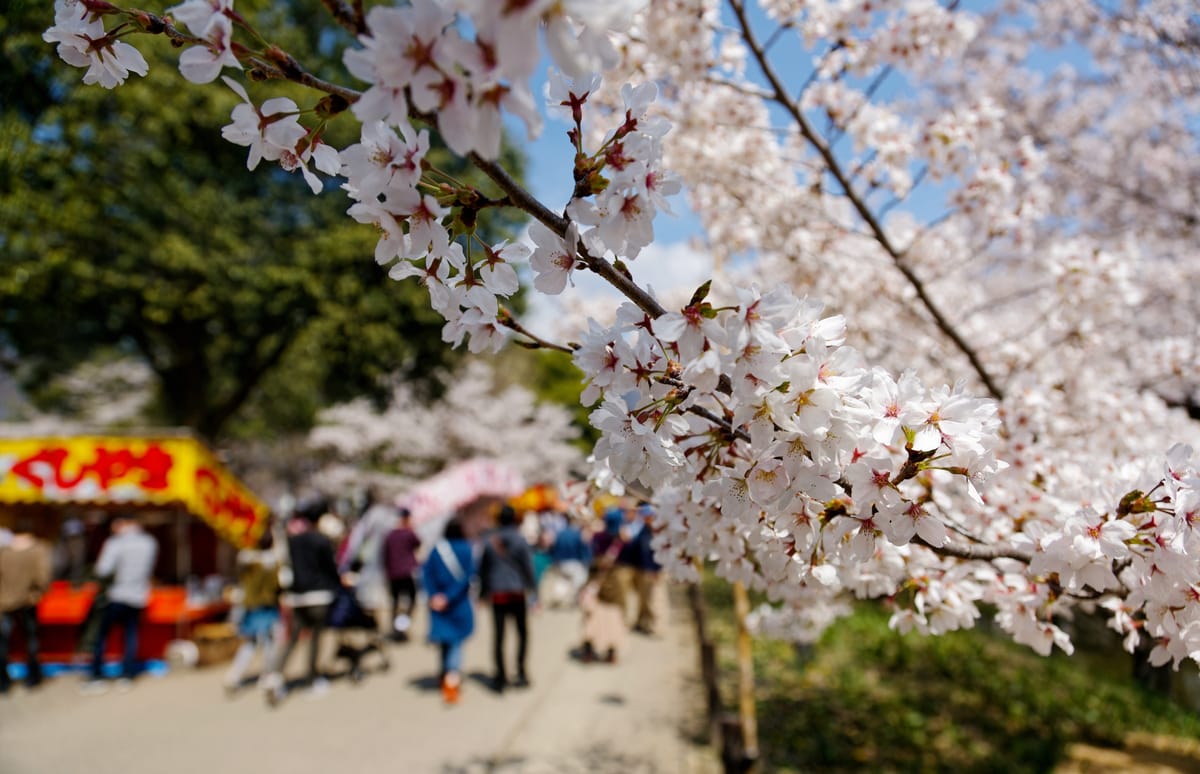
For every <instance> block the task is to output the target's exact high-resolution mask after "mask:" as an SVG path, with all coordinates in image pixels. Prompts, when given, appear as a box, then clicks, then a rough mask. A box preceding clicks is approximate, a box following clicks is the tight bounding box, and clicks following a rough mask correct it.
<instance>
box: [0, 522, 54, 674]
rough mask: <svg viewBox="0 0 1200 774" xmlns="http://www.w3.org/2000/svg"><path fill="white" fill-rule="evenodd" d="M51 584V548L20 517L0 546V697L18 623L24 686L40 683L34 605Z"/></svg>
mask: <svg viewBox="0 0 1200 774" xmlns="http://www.w3.org/2000/svg"><path fill="white" fill-rule="evenodd" d="M49 585H50V548H49V546H47V545H46V544H45V543H43V542H42V541H40V540H38V539H37V538H36V537H34V535H33V524H32V522H31V521H30V520H29V519H28V518H27V517H25V518H22V519H21V520H20V521H18V522H17V524H16V530H15V531H14V532H13V535H12V537H11V538H10V539H9V541H8V543H7V544H6V545H5V546H3V547H0V694H5V693H8V691H9V689H10V687H11V681H10V679H9V676H8V648H9V644H10V642H11V640H12V633H13V630H14V629H15V628H16V626H17V624H20V625H21V629H22V630H23V631H24V632H25V667H26V669H25V684H26V685H27V686H28V687H30V688H35V687H37V686H38V684H40V683H41V682H42V665H41V662H40V661H39V660H38V622H37V604H38V601H39V600H41V598H42V595H43V594H45V593H46V589H47V587H49Z"/></svg>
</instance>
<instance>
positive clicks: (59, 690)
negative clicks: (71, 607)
mask: <svg viewBox="0 0 1200 774" xmlns="http://www.w3.org/2000/svg"><path fill="white" fill-rule="evenodd" d="M477 612H478V611H477ZM484 612H486V611H484ZM479 618H480V619H481V620H480V621H479V623H480V624H481V625H480V626H479V627H478V628H477V632H476V635H475V637H474V638H473V639H472V640H471V642H470V643H469V645H468V648H467V652H466V663H465V668H466V671H467V673H468V675H469V678H468V680H467V682H466V685H465V688H464V692H463V697H462V701H461V703H460V704H459V705H457V706H454V707H446V706H444V705H443V704H442V702H441V697H440V694H439V692H438V690H437V685H436V664H437V654H436V651H435V650H434V649H433V648H432V647H430V646H427V645H425V644H424V643H414V644H409V645H404V646H395V647H393V648H392V649H391V651H390V654H391V658H392V668H391V670H390V671H389V672H387V673H373V674H371V675H370V676H369V677H368V678H367V680H366V681H365V682H364V683H362V684H360V685H352V684H350V683H349V682H348V681H345V680H335V681H334V682H333V683H332V685H331V689H330V691H329V692H328V693H326V694H325V695H323V696H320V697H317V696H310V695H306V694H305V693H304V692H303V691H299V692H297V693H294V694H292V695H290V696H289V697H288V698H287V700H286V701H285V702H284V703H283V704H282V705H281V706H280V707H278V708H276V709H274V710H271V709H268V708H267V707H266V706H265V704H264V702H263V700H262V697H261V695H260V694H259V693H258V692H257V691H254V690H247V691H245V692H243V693H242V694H240V695H238V696H236V697H234V698H232V699H228V698H226V697H225V696H224V695H223V693H222V691H221V671H220V669H205V670H197V671H190V672H182V671H176V672H174V673H172V674H171V675H169V676H167V677H164V678H144V679H142V680H140V681H138V683H137V684H136V685H135V686H134V687H133V690H132V691H130V692H128V693H125V694H118V693H111V692H110V693H109V694H106V695H104V696H97V697H83V696H80V694H79V690H78V685H79V683H78V681H77V679H76V678H74V677H64V678H59V679H56V680H53V681H51V682H50V683H48V684H47V685H46V686H44V687H43V688H42V689H40V690H38V691H36V692H34V693H26V692H25V691H23V690H21V689H18V690H17V691H16V692H15V695H10V696H9V697H7V698H4V699H0V772H3V774H42V773H43V772H53V774H73V773H74V772H88V773H89V774H105V773H106V772H113V773H114V774H116V773H118V772H119V773H120V774H139V773H142V772H145V773H147V774H159V772H172V774H192V773H193V772H194V773H195V774H240V772H288V774H305V773H306V772H337V773H338V774H343V773H345V774H354V773H355V772H385V771H386V772H392V771H395V772H412V773H413V774H424V773H425V772H428V773H429V774H476V772H500V773H501V774H542V773H545V774H550V773H551V772H554V773H559V772H561V773H563V774H575V773H576V772H578V773H579V774H584V772H587V773H591V772H599V773H600V774H608V773H609V772H611V773H612V774H617V772H621V773H622V774H625V773H628V774H709V772H712V771H714V769H713V767H712V762H711V754H709V753H707V751H705V750H703V749H700V748H696V747H694V746H693V745H691V744H690V743H689V741H688V738H689V736H690V735H691V734H692V732H693V731H694V730H695V728H696V726H697V721H698V718H697V713H698V708H699V706H700V702H699V697H698V691H697V689H696V687H695V680H694V671H695V670H694V667H695V664H696V649H695V644H694V643H693V642H692V637H691V632H692V630H691V628H690V627H689V625H688V621H687V619H686V612H685V611H684V609H683V608H682V606H678V607H675V608H673V609H672V610H671V616H670V619H669V621H668V623H667V625H666V626H665V627H664V629H663V634H662V635H661V636H660V637H659V638H656V639H648V638H645V637H639V636H637V635H633V636H632V638H631V640H630V643H629V647H628V648H627V651H626V654H625V656H624V658H623V659H622V662H621V663H620V664H618V665H616V666H608V665H599V664H595V665H584V664H582V663H580V662H578V661H576V660H574V659H572V658H571V657H570V655H569V654H570V652H571V651H572V649H573V648H574V647H575V646H576V645H577V639H578V626H579V620H578V614H577V613H575V612H573V611H571V612H568V611H543V612H540V613H538V614H537V615H536V616H534V617H533V618H532V619H531V624H530V625H531V659H530V664H531V666H530V669H531V678H532V679H533V687H532V688H530V689H527V690H523V691H514V690H510V691H508V692H506V693H505V694H504V695H503V696H498V695H495V694H493V693H491V692H490V691H489V690H488V689H487V688H486V687H485V683H484V681H485V676H486V675H487V674H488V673H489V672H490V661H489V649H490V630H491V621H490V615H483V616H479ZM418 631H419V632H423V631H424V628H423V623H419V624H418ZM510 643H512V640H511V633H510ZM512 645H515V643H512ZM368 658H369V659H370V658H372V657H368ZM301 660H302V659H301V654H300V653H297V654H296V655H293V658H292V668H293V669H298V668H299V666H300V662H301ZM371 663H372V664H373V663H374V662H371Z"/></svg>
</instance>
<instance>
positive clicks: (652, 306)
mask: <svg viewBox="0 0 1200 774" xmlns="http://www.w3.org/2000/svg"><path fill="white" fill-rule="evenodd" d="M468 158H469V159H470V161H471V163H472V164H474V165H475V166H476V167H478V168H479V170H480V171H482V172H483V173H484V174H485V175H487V176H488V177H489V178H491V180H492V182H494V183H495V184H496V185H498V186H500V189H501V190H503V191H504V192H505V193H506V194H508V197H509V198H510V199H511V200H512V201H513V204H514V205H515V206H516V207H517V208H518V209H521V210H524V211H525V212H527V213H529V214H530V215H532V216H533V217H534V218H536V219H537V220H538V221H539V222H540V223H541V224H542V225H543V226H545V227H546V228H548V229H550V230H551V231H553V232H554V233H555V234H558V235H559V236H560V237H562V238H563V239H566V238H567V226H569V225H570V223H569V221H568V220H567V219H566V218H564V217H563V216H562V215H559V214H557V213H555V212H553V211H552V210H550V209H549V208H548V207H546V205H544V204H542V203H541V202H540V201H538V200H537V198H536V197H535V196H534V195H533V194H531V193H529V191H527V190H525V188H524V187H522V186H521V184H520V183H518V182H517V181H516V180H514V179H513V178H512V176H511V175H509V174H508V171H507V170H505V169H504V167H502V166H500V165H499V164H497V163H496V162H494V161H489V160H488V159H485V158H483V157H482V156H480V155H479V154H478V153H474V152H472V153H471V154H470V155H469V156H468ZM576 248H577V249H578V253H579V259H580V260H581V261H582V262H583V264H584V265H585V266H587V268H588V269H590V270H591V271H593V272H595V273H596V274H598V275H600V276H601V277H602V278H604V280H605V281H607V282H608V284H610V285H612V286H613V287H614V288H616V289H617V290H619V291H620V292H621V294H622V295H624V296H625V297H626V298H628V299H629V300H630V301H632V302H633V303H635V304H637V306H638V308H640V309H641V310H642V311H643V312H645V313H646V314H648V315H650V316H651V317H655V318H657V317H661V316H662V315H664V314H666V311H667V310H666V309H664V308H663V306H662V304H660V303H658V300H657V299H655V298H654V296H652V295H650V294H649V293H647V292H646V291H645V290H643V289H642V288H641V287H640V286H639V285H638V284H637V283H636V282H634V281H633V279H632V278H631V277H629V276H628V275H627V274H624V273H622V272H621V271H620V270H618V269H617V267H616V266H614V265H613V264H612V263H611V262H609V261H608V260H606V259H605V258H603V257H598V256H594V255H591V254H589V253H588V252H587V250H586V249H585V248H584V247H583V246H582V245H577V246H576Z"/></svg>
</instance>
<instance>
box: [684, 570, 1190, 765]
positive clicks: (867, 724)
mask: <svg viewBox="0 0 1200 774" xmlns="http://www.w3.org/2000/svg"><path fill="white" fill-rule="evenodd" d="M727 589H728V587H727V586H726V584H724V583H723V582H721V581H719V580H716V579H715V578H711V577H710V578H709V579H708V580H706V584H705V596H706V599H707V601H708V604H709V606H710V609H711V610H712V611H713V613H714V615H713V616H712V619H713V621H714V631H713V636H714V637H715V638H717V639H718V641H719V642H720V643H721V644H720V646H719V647H720V648H721V649H722V651H723V655H724V656H725V657H726V658H731V657H732V640H733V631H734V630H733V617H732V612H731V610H732V603H731V601H730V598H729V594H728V590H727ZM887 619H888V615H887V613H886V612H885V611H884V610H883V609H882V608H881V607H879V606H877V605H871V604H862V605H860V606H859V607H858V608H857V609H856V611H855V613H854V614H853V615H851V616H850V617H848V618H846V619H843V620H842V621H839V622H838V623H837V624H836V625H835V626H833V627H831V628H830V629H829V631H827V632H826V633H825V636H824V637H823V638H822V639H821V640H820V641H819V642H818V643H817V644H816V645H815V646H813V647H812V648H804V649H800V650H797V648H795V647H793V646H792V645H790V644H788V643H782V642H778V641H770V640H757V641H756V642H755V674H756V677H757V694H758V722H759V734H760V744H761V747H762V752H763V755H764V757H765V760H766V766H765V767H764V769H765V770H766V771H786V772H791V771H920V772H926V771H928V772H936V771H945V772H952V771H954V772H957V771H972V772H1022V771H1028V772H1034V771H1048V770H1050V769H1051V768H1053V766H1054V765H1055V764H1056V763H1058V762H1059V761H1060V760H1061V759H1062V758H1063V756H1064V755H1065V752H1066V747H1067V745H1068V744H1070V743H1073V742H1087V743H1091V744H1096V745H1101V746H1119V745H1120V744H1121V743H1122V741H1123V740H1124V738H1125V737H1126V735H1127V734H1129V733H1131V732H1134V731H1149V732H1154V733H1163V734H1170V735H1174V736H1186V737H1192V738H1200V717H1197V716H1196V715H1194V714H1193V713H1190V712H1188V711H1187V710H1185V709H1182V708H1180V707H1178V706H1176V705H1173V704H1171V703H1170V702H1169V701H1167V700H1166V699H1164V698H1163V697H1161V696H1157V695H1153V694H1149V693H1146V692H1145V691H1143V690H1142V689H1140V688H1138V687H1137V686H1136V685H1134V684H1133V682H1132V681H1131V680H1128V679H1121V678H1119V677H1112V676H1106V675H1100V674H1097V673H1096V672H1095V671H1093V670H1090V669H1089V668H1088V665H1087V663H1086V662H1085V661H1083V660H1080V659H1078V658H1074V657H1068V656H1064V655H1061V654H1057V655H1055V656H1053V657H1050V658H1042V657H1041V656H1038V655H1037V654H1035V653H1033V652H1032V651H1030V650H1028V649H1027V648H1024V647H1022V646H1020V645H1016V644H1015V643H1013V642H1011V641H1009V640H1008V639H1006V638H1005V637H1004V635H1003V634H989V633H987V632H984V631H981V630H972V631H965V632H954V633H951V634H947V635H944V636H941V637H922V636H921V635H919V634H915V633H913V634H908V635H903V636H902V635H898V634H896V633H895V632H893V631H891V630H889V629H888V627H887ZM722 673H723V674H722V678H723V681H724V684H725V685H726V686H730V685H734V684H735V683H734V680H735V679H736V673H735V668H734V665H733V664H732V663H731V662H729V661H726V662H724V663H723V664H722Z"/></svg>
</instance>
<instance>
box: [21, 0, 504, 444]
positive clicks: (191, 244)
mask: <svg viewBox="0 0 1200 774" xmlns="http://www.w3.org/2000/svg"><path fill="white" fill-rule="evenodd" d="M158 10H161V9H158ZM239 10H240V11H241V12H242V13H244V14H246V15H247V16H248V17H249V18H251V19H252V20H257V21H258V22H259V23H260V24H261V28H262V29H263V30H270V36H271V38H272V39H273V40H274V41H275V42H278V43H280V44H281V45H282V46H284V47H285V48H286V49H288V50H289V51H291V52H292V53H294V54H295V55H296V56H297V58H298V59H300V61H302V62H304V63H305V64H306V65H308V66H310V67H312V68H313V69H314V70H315V71H316V72H318V73H320V74H322V75H325V76H328V77H334V78H336V79H338V80H341V81H344V82H348V76H346V75H345V73H344V72H343V71H342V69H341V64H340V62H339V61H338V60H337V58H336V56H335V54H336V53H337V52H338V51H340V46H339V45H338V44H339V42H340V41H344V39H345V36H346V34H345V33H344V32H341V31H338V30H337V28H335V27H334V25H332V23H331V22H330V17H329V15H328V14H327V13H326V12H325V11H324V10H323V8H322V6H321V3H320V2H319V0H289V1H288V2H267V0H257V1H256V0H247V2H240V3H239ZM52 19H53V11H52V9H51V7H50V5H49V4H48V3H46V2H42V0H15V2H14V3H12V4H10V6H8V7H6V11H5V14H4V15H3V17H0V46H2V47H3V54H4V59H3V62H0V349H5V348H7V349H9V350H15V353H16V355H17V356H18V357H19V358H20V362H21V368H20V369H19V372H18V374H17V375H18V378H19V379H20V381H21V382H22V385H23V387H24V388H25V389H26V390H28V391H29V392H30V394H31V396H32V397H33V398H34V400H35V401H37V400H39V399H41V398H44V397H46V398H48V397H49V396H43V395H41V394H39V388H40V387H42V386H44V385H46V384H47V383H48V382H49V379H50V377H51V376H52V375H53V374H56V373H60V372H62V371H64V370H67V369H69V368H71V367H73V366H74V365H76V364H78V363H79V362H82V361H85V360H87V359H88V358H90V357H91V356H92V355H93V354H94V353H95V352H97V351H100V350H102V349H105V350H109V351H111V349H112V348H114V347H115V348H117V349H118V350H121V351H124V352H127V353H130V354H134V355H136V356H138V357H141V358H143V359H144V360H145V361H146V362H148V363H149V364H150V366H151V367H152V368H153V370H154V371H155V373H156V374H157V376H158V378H159V382H160V386H161V390H160V392H161V395H160V396H159V400H158V402H157V405H158V414H159V416H158V417H156V419H158V420H159V421H163V422H167V423H171V424H182V425H187V426H190V427H192V428H194V429H196V430H197V431H199V432H200V433H201V434H203V435H206V436H210V437H212V436H219V435H258V434H261V433H265V432H271V433H274V432H286V431H294V430H304V429H306V428H307V427H308V426H309V425H310V424H311V422H312V419H313V417H314V415H315V412H316V411H317V410H318V409H319V408H320V407H321V406H322V405H325V404H328V403H330V402H333V401H339V400H346V399H349V398H351V397H354V396H357V395H362V394H367V395H372V396H374V397H377V398H380V399H382V398H383V397H384V396H385V395H386V394H387V387H386V386H385V384H384V380H383V377H384V376H386V375H389V374H394V373H400V374H401V375H403V376H406V377H408V378H414V379H421V378H423V377H425V376H427V375H432V374H433V373H434V372H435V371H437V369H438V368H439V367H440V366H442V365H444V364H445V363H446V362H447V358H448V357H452V355H450V354H449V353H448V350H447V348H446V346H445V345H444V344H443V343H442V342H441V336H440V330H441V325H442V321H441V319H440V317H439V316H438V315H437V314H436V313H435V312H433V311H432V309H430V308H429V304H428V299H427V295H426V293H425V291H424V290H423V289H422V288H421V287H420V286H419V285H417V284H416V283H415V282H411V281H410V282H404V283H397V282H392V281H390V280H388V279H387V277H386V271H385V270H384V269H383V268H382V267H379V266H378V265H376V264H375V262H374V261H373V259H372V255H373V251H374V243H375V241H376V238H377V237H376V234H375V233H374V231H373V230H372V229H371V228H370V227H367V226H363V225H360V224H357V223H355V222H354V221H353V220H352V219H350V218H349V217H348V216H346V214H345V211H346V209H347V208H348V206H349V201H348V200H347V198H346V197H345V196H344V195H343V194H342V193H341V192H340V191H338V190H336V186H335V185H334V184H330V185H328V186H327V190H326V191H325V192H324V193H323V194H322V195H320V196H313V195H312V193H311V192H310V191H309V190H308V188H307V186H306V185H305V184H304V181H303V180H302V179H301V178H300V177H299V175H298V174H296V175H289V174H287V173H286V172H283V171H282V170H280V169H279V168H278V166H276V165H273V164H269V163H264V164H262V165H260V167H259V168H258V169H257V170H255V171H254V172H248V171H247V170H246V169H245V164H246V149H245V148H241V147H238V146H234V145H232V144H230V143H228V142H226V141H225V140H223V139H222V138H221V135H220V129H221V127H222V126H223V125H224V124H226V123H228V118H229V112H230V110H231V109H232V108H233V106H234V105H235V104H236V103H237V101H238V100H237V97H236V96H235V95H234V94H233V93H232V92H231V91H230V90H228V89H226V88H225V87H224V86H223V85H221V84H219V83H217V84H213V85H209V86H203V87H197V86H193V85H191V84H188V83H186V82H185V81H184V80H183V79H182V77H181V76H180V75H179V73H178V70H177V66H176V64H177V57H178V52H177V51H175V50H173V49H172V48H171V46H170V45H169V43H168V41H166V40H165V39H164V38H162V37H153V36H144V35H139V36H135V37H134V38H133V39H132V42H134V43H135V45H137V46H138V48H139V49H140V50H141V51H142V52H143V53H144V54H145V55H146V58H147V60H148V61H149V63H150V73H149V75H148V76H147V77H146V78H137V77H132V78H131V79H130V80H129V81H128V82H127V83H126V84H125V85H124V86H122V87H120V88H118V89H115V90H113V91H106V90H104V89H101V88H98V87H94V86H90V87H89V86H84V85H82V84H81V82H80V79H81V77H82V71H81V70H78V69H76V68H72V67H69V66H67V65H65V64H64V63H62V62H60V61H58V59H57V57H56V56H55V54H54V51H53V48H52V47H51V46H49V45H48V44H46V43H44V42H42V41H41V39H40V36H41V32H42V30H44V28H45V27H46V26H48V25H49V24H50V23H51V21H52ZM231 74H233V75H236V73H231ZM249 91H250V93H251V96H252V97H253V98H255V99H256V100H260V99H265V98H266V97H268V96H279V95H287V96H291V97H293V98H294V99H296V100H297V102H298V104H299V105H300V107H301V108H302V109H305V108H311V107H312V106H313V105H315V104H316V102H317V101H318V99H319V97H320V95H319V94H314V93H313V92H306V91H305V90H303V89H301V88H300V87H296V86H293V85H290V84H274V83H268V84H250V85H249ZM326 132H327V133H326V136H327V138H328V139H329V140H330V141H331V142H332V143H333V144H335V145H337V146H339V147H341V146H344V145H345V144H348V143H350V142H353V141H354V140H355V139H356V132H357V129H356V125H355V123H354V121H352V120H350V119H349V118H348V117H346V116H341V117H336V118H335V119H334V120H333V121H332V122H331V123H330V124H329V126H328V127H327V130H326ZM431 158H432V159H433V161H434V163H436V164H437V165H438V166H439V167H441V168H443V169H447V170H449V171H451V172H453V173H455V174H458V175H459V176H460V177H461V178H465V179H467V180H469V181H471V180H476V179H477V178H473V177H472V176H471V175H470V174H468V172H467V171H466V170H465V169H463V167H462V165H461V164H459V163H457V162H455V161H454V160H453V159H452V158H451V157H450V155H449V154H448V153H446V152H445V151H444V150H441V149H439V150H437V151H435V152H434V153H432V154H431ZM507 161H508V162H509V163H510V164H515V165H516V166H517V167H518V171H519V160H518V159H516V158H515V156H514V154H513V153H512V152H509V155H508V159H507ZM513 226H514V223H513V222H512V221H502V220H497V219H495V218H492V219H490V220H489V221H488V222H486V223H485V224H484V226H483V227H484V230H485V233H487V232H490V234H491V235H493V236H495V235H497V234H498V233H500V232H511V230H512V229H513Z"/></svg>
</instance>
